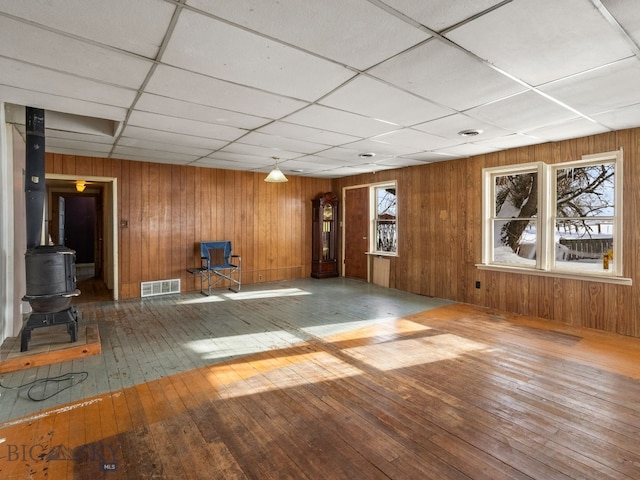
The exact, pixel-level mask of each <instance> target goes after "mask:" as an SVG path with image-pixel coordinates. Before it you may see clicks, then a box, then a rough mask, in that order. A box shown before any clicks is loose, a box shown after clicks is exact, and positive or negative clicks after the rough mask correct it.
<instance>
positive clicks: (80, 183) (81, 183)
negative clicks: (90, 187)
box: [76, 180, 87, 193]
mask: <svg viewBox="0 0 640 480" xmlns="http://www.w3.org/2000/svg"><path fill="white" fill-rule="evenodd" d="M85 188H87V184H86V183H85V182H84V180H78V181H77V182H76V190H77V191H78V192H80V193H82V192H84V189H85Z"/></svg>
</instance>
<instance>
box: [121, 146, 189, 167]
mask: <svg viewBox="0 0 640 480" xmlns="http://www.w3.org/2000/svg"><path fill="white" fill-rule="evenodd" d="M113 157H115V158H131V159H132V160H137V159H147V160H151V161H159V162H162V161H165V162H167V163H172V162H175V163H179V164H185V163H189V162H193V161H195V160H197V159H198V157H197V156H195V155H186V154H183V153H174V152H167V151H163V150H148V149H145V148H135V147H122V146H117V147H116V148H115V149H114V151H113Z"/></svg>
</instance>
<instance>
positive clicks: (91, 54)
mask: <svg viewBox="0 0 640 480" xmlns="http://www.w3.org/2000/svg"><path fill="white" fill-rule="evenodd" d="M16 38H20V41H19V42H16V41H15V39H16ZM0 55H1V56H4V57H9V58H13V59H16V60H19V61H23V62H27V63H32V64H34V65H38V66H40V67H43V68H50V69H53V70H57V71H59V72H63V73H68V74H70V75H79V76H82V77H85V78H91V79H93V80H96V81H100V82H105V83H110V84H113V85H119V86H123V87H130V88H135V89H137V88H139V87H140V85H142V82H143V80H144V79H145V77H146V75H147V73H148V71H149V69H150V68H151V66H152V65H153V64H152V63H151V62H150V61H147V60H143V59H140V58H137V57H134V56H132V55H126V54H123V53H119V52H116V51H115V50H111V49H107V48H102V47H98V46H95V45H91V44H88V43H85V42H81V41H79V40H76V39H74V38H70V37H66V36H63V35H59V34H57V33H53V32H50V31H47V30H43V29H41V28H36V27H33V26H31V25H26V24H24V23H22V22H19V21H16V20H12V19H9V18H6V17H2V16H0Z"/></svg>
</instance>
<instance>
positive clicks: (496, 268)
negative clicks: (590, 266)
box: [476, 263, 632, 286]
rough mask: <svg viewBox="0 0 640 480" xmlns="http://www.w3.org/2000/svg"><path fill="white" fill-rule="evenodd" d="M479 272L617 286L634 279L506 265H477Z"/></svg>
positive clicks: (627, 283) (628, 283)
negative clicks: (486, 271) (485, 271)
mask: <svg viewBox="0 0 640 480" xmlns="http://www.w3.org/2000/svg"><path fill="white" fill-rule="evenodd" d="M476 268H477V269H478V270H490V271H493V272H506V273H517V274H521V275H535V276H538V277H555V278H566V279H568V280H582V281H585V282H601V283H613V284H616V285H628V286H631V285H632V279H630V278H625V277H614V276H604V275H589V274H587V273H578V272H576V273H573V272H558V271H543V270H536V269H533V268H522V267H511V266H506V265H485V264H482V263H478V264H476Z"/></svg>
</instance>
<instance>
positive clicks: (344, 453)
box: [0, 278, 640, 480]
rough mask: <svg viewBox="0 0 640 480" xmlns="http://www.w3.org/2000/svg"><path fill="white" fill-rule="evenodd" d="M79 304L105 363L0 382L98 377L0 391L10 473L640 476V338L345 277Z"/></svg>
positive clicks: (91, 361) (4, 473) (0, 427)
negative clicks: (40, 396) (31, 395)
mask: <svg viewBox="0 0 640 480" xmlns="http://www.w3.org/2000/svg"><path fill="white" fill-rule="evenodd" d="M81 308H82V310H83V316H82V322H84V323H86V324H90V323H95V324H97V325H98V326H99V328H100V336H101V339H102V343H103V345H102V354H101V355H99V356H95V357H87V358H83V359H80V360H77V361H73V362H65V363H62V364H56V365H52V366H50V367H47V368H44V367H41V368H39V369H32V371H30V370H27V371H22V372H16V373H14V374H11V375H5V376H4V377H3V378H2V384H3V385H9V386H10V385H19V384H21V383H25V382H27V381H30V380H32V379H34V378H42V377H46V376H49V377H51V376H55V375H60V374H63V373H67V372H70V371H72V372H76V373H75V376H76V378H75V379H71V380H68V381H67V383H68V384H71V382H75V381H77V380H78V379H79V378H80V372H82V371H86V372H88V374H89V377H88V379H87V380H86V381H84V382H83V383H79V384H77V385H75V386H73V387H72V388H69V389H66V390H64V391H62V392H61V393H60V394H59V395H56V396H54V397H52V398H51V399H49V400H46V401H44V402H40V403H37V402H33V401H30V400H28V399H27V398H25V392H24V389H23V390H2V391H1V392H0V393H1V394H2V396H1V397H0V421H2V423H0V477H1V478H2V479H14V478H16V479H17V478H20V479H22V478H55V479H63V478H77V479H85V478H87V479H89V478H90V479H95V478H103V477H104V478H113V479H119V478H123V479H133V478H135V479H142V478H167V479H174V478H196V479H211V478H221V479H227V478H230V479H235V478H250V479H269V478H272V479H276V478H277V479H281V478H284V479H286V478H290V479H305V478H306V479H340V478H345V479H347V478H348V479H378V478H379V479H388V478H393V479H403V480H404V479H412V478H416V479H431V478H432V479H469V478H473V479H491V480H496V479H531V478H534V479H545V480H547V479H567V478H573V479H578V478H587V479H595V478H598V479H599V478H609V479H636V478H640V453H639V452H638V449H637V444H638V440H639V438H640V405H639V403H638V398H640V380H639V379H640V362H639V360H640V341H638V340H637V339H632V338H627V337H620V336H616V335H612V334H606V333H602V332H596V331H592V330H587V329H578V328H572V327H569V326H566V325H557V324H550V323H548V322H544V321H542V320H539V319H536V318H529V317H518V316H514V315H510V314H507V313H504V312H497V311H489V310H484V309H480V308H476V307H472V306H469V305H461V304H451V303H450V302H445V301H441V300H438V299H432V298H427V297H420V296H415V295H411V294H408V293H405V292H399V291H396V290H389V289H385V288H382V287H376V286H374V285H370V284H366V283H364V282H359V281H352V280H345V279H339V278H338V279H326V280H312V279H309V280H300V281H294V282H283V283H277V284H261V285H252V286H250V288H246V289H244V288H243V291H242V292H241V293H239V294H235V293H231V292H224V291H220V292H219V293H217V294H216V295H214V296H212V297H204V296H201V295H200V294H195V293H194V294H192V293H189V294H183V295H173V296H166V297H156V298H150V299H144V300H129V301H124V302H118V303H113V302H94V303H88V304H84V305H82V307H81ZM65 385H66V384H65ZM48 388H49V389H51V388H54V387H48Z"/></svg>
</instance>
